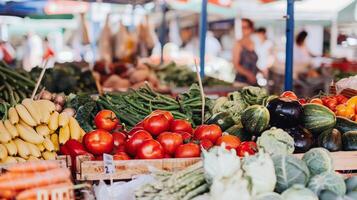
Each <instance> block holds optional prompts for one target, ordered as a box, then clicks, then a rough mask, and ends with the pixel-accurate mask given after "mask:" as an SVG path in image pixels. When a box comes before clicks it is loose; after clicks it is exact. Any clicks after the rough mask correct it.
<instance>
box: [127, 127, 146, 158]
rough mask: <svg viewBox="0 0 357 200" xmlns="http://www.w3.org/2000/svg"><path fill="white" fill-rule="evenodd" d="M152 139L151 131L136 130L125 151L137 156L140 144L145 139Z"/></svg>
mask: <svg viewBox="0 0 357 200" xmlns="http://www.w3.org/2000/svg"><path fill="white" fill-rule="evenodd" d="M150 139H152V136H151V135H150V133H149V132H147V131H145V130H138V131H136V132H135V133H134V134H133V135H132V136H131V137H130V138H129V139H128V140H127V141H126V143H125V151H126V152H127V153H128V154H129V155H131V156H135V155H136V151H137V149H138V148H139V146H140V145H141V144H142V143H143V142H144V141H145V140H150Z"/></svg>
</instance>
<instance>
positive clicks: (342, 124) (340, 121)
mask: <svg viewBox="0 0 357 200" xmlns="http://www.w3.org/2000/svg"><path fill="white" fill-rule="evenodd" d="M335 128H337V129H338V130H339V131H341V133H345V132H348V131H357V122H354V121H352V120H349V119H347V118H345V117H336V126H335Z"/></svg>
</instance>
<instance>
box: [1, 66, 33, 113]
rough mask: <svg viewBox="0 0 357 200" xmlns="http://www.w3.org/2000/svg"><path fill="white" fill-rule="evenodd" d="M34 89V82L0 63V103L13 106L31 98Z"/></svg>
mask: <svg viewBox="0 0 357 200" xmlns="http://www.w3.org/2000/svg"><path fill="white" fill-rule="evenodd" d="M34 88H35V82H34V81H33V80H32V79H30V78H28V77H26V76H25V75H23V74H20V73H18V72H16V71H14V70H13V69H11V68H10V67H9V66H7V65H6V64H5V63H4V62H0V101H4V102H7V103H9V104H11V105H15V104H17V103H20V102H21V101H22V99H24V98H26V97H28V96H31V93H32V90H33V89H34ZM0 117H1V115H0Z"/></svg>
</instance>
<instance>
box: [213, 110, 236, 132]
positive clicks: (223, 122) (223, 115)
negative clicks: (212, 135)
mask: <svg viewBox="0 0 357 200" xmlns="http://www.w3.org/2000/svg"><path fill="white" fill-rule="evenodd" d="M206 124H217V125H218V126H219V127H221V129H222V131H225V130H226V129H228V128H229V127H231V126H233V125H234V124H235V123H234V120H233V118H232V117H231V115H230V114H229V113H228V112H220V113H217V114H214V115H213V116H212V117H211V118H210V119H208V120H207V122H206Z"/></svg>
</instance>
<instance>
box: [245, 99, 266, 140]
mask: <svg viewBox="0 0 357 200" xmlns="http://www.w3.org/2000/svg"><path fill="white" fill-rule="evenodd" d="M241 121H242V125H243V127H244V129H245V130H247V131H248V132H249V133H252V134H254V135H258V136H259V135H260V134H261V133H262V132H263V131H264V130H266V129H267V128H268V127H269V121H270V114H269V110H268V109H267V108H266V107H264V106H261V105H253V106H249V107H248V108H246V109H245V110H244V111H243V113H242V119H241Z"/></svg>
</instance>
